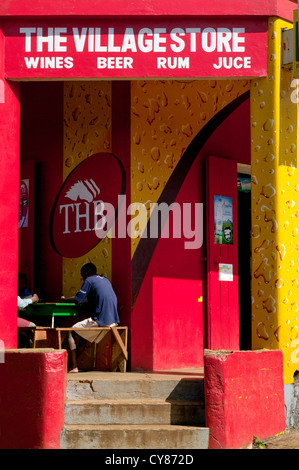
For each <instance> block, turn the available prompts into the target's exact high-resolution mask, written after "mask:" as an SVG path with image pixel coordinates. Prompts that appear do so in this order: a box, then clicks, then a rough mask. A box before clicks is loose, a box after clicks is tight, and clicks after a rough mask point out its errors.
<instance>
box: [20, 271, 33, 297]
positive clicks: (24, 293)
mask: <svg viewBox="0 0 299 470" xmlns="http://www.w3.org/2000/svg"><path fill="white" fill-rule="evenodd" d="M18 296H19V297H21V299H24V298H25V297H32V294H31V292H29V290H28V289H27V276H26V274H25V273H19V274H18Z"/></svg>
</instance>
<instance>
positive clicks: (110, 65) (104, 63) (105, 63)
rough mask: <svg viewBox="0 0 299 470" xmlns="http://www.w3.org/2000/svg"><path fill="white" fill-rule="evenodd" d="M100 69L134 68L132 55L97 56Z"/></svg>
mask: <svg viewBox="0 0 299 470" xmlns="http://www.w3.org/2000/svg"><path fill="white" fill-rule="evenodd" d="M97 68H98V69H106V68H107V69H132V68H133V58H132V57H97Z"/></svg>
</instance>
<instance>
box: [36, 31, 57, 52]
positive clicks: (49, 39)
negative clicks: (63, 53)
mask: <svg viewBox="0 0 299 470" xmlns="http://www.w3.org/2000/svg"><path fill="white" fill-rule="evenodd" d="M53 35H54V28H48V36H43V28H37V38H36V50H37V52H43V44H44V43H47V44H48V52H53V50H54V40H53Z"/></svg>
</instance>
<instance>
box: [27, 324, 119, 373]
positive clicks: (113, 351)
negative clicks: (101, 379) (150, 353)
mask: <svg viewBox="0 0 299 470" xmlns="http://www.w3.org/2000/svg"><path fill="white" fill-rule="evenodd" d="M32 330H33V332H34V333H33V348H41V347H44V348H54V349H62V344H63V342H64V340H65V339H66V336H67V335H68V332H70V331H71V332H87V331H92V332H93V333H96V332H98V333H99V336H98V337H97V342H95V343H92V344H93V345H94V348H93V356H94V357H93V370H102V369H98V368H97V362H101V361H97V354H98V350H100V352H99V355H101V357H102V364H103V363H105V364H104V365H105V366H107V367H108V369H109V370H110V371H117V370H119V371H120V372H126V365H127V360H128V327H127V326H116V327H105V326H104V327H97V328H73V327H71V328H69V327H62V328H52V327H45V326H36V327H35V328H32ZM105 339H106V342H105V341H104V340H105ZM85 341H88V340H85ZM101 343H105V344H103V346H102V349H101ZM90 344H91V343H90ZM90 347H91V346H89V348H90ZM108 350H109V351H110V356H111V357H110V360H108V358H107V357H106V358H104V359H103V356H105V355H106V356H107V355H108V352H109V351H108ZM109 364H110V367H109ZM78 365H79V368H80V364H78ZM89 370H90V367H89Z"/></svg>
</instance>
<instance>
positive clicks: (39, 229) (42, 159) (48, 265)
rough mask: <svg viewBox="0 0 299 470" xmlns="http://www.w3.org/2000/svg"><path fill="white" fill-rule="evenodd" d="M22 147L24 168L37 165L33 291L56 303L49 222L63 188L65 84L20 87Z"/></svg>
mask: <svg viewBox="0 0 299 470" xmlns="http://www.w3.org/2000/svg"><path fill="white" fill-rule="evenodd" d="M20 145H21V149H20V158H21V165H22V161H24V160H34V162H35V226H34V260H33V265H34V276H33V284H34V285H33V290H35V291H37V292H38V294H39V295H40V296H41V297H42V298H43V299H44V300H47V301H52V300H53V301H55V300H58V299H59V298H60V296H61V293H62V292H61V289H62V284H61V283H62V258H61V257H60V256H59V255H58V254H56V253H55V251H54V250H53V248H52V247H51V244H50V240H49V218H50V212H51V209H52V205H53V202H54V200H55V197H56V195H57V193H58V191H59V189H60V186H61V184H62V169H63V166H62V156H63V82H31V83H22V84H21V143H20ZM19 256H20V257H22V253H19Z"/></svg>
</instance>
